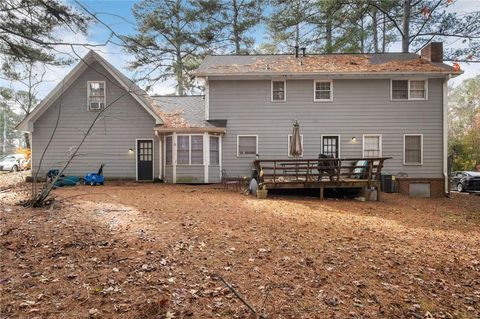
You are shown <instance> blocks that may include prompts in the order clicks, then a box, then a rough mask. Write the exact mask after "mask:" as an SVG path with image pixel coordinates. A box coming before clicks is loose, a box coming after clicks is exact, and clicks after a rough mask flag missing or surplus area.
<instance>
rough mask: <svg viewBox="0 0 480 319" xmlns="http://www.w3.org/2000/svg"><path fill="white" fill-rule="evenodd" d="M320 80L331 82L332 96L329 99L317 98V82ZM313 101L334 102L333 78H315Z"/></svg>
mask: <svg viewBox="0 0 480 319" xmlns="http://www.w3.org/2000/svg"><path fill="white" fill-rule="evenodd" d="M319 82H330V98H329V99H317V98H316V96H317V94H316V91H317V90H316V89H317V83H319ZM313 102H333V80H313Z"/></svg>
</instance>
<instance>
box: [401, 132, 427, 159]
mask: <svg viewBox="0 0 480 319" xmlns="http://www.w3.org/2000/svg"><path fill="white" fill-rule="evenodd" d="M406 136H420V163H407V162H406V161H405V155H406V154H405V153H406V152H405V137H406ZM403 165H405V166H421V165H423V134H413V133H412V134H403Z"/></svg>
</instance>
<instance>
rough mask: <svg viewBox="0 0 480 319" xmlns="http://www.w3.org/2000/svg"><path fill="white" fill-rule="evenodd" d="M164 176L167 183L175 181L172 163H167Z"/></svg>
mask: <svg viewBox="0 0 480 319" xmlns="http://www.w3.org/2000/svg"><path fill="white" fill-rule="evenodd" d="M164 178H165V182H167V183H172V182H173V166H172V165H165V172H164Z"/></svg>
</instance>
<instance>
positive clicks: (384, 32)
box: [382, 13, 387, 53]
mask: <svg viewBox="0 0 480 319" xmlns="http://www.w3.org/2000/svg"><path fill="white" fill-rule="evenodd" d="M386 50H387V17H386V16H385V13H384V14H383V24H382V53H385V51H386Z"/></svg>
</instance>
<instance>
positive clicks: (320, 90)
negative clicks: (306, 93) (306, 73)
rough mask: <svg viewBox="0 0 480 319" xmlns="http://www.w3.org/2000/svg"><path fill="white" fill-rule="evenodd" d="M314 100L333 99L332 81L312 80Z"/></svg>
mask: <svg viewBox="0 0 480 319" xmlns="http://www.w3.org/2000/svg"><path fill="white" fill-rule="evenodd" d="M313 89H314V101H315V102H329V101H333V81H314V88H313Z"/></svg>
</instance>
